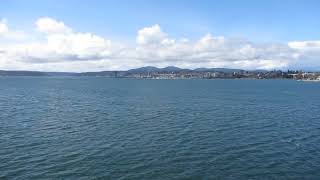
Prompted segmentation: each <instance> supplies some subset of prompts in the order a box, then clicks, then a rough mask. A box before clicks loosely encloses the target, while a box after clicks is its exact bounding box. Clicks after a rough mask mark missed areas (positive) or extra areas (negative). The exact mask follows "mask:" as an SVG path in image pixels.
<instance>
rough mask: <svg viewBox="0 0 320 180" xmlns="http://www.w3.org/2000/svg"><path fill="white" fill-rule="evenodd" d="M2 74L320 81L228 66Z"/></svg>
mask: <svg viewBox="0 0 320 180" xmlns="http://www.w3.org/2000/svg"><path fill="white" fill-rule="evenodd" d="M0 76H100V77H109V78H136V79H295V80H303V81H320V72H305V71H292V70H288V71H281V70H272V71H267V70H242V69H227V68H197V69H193V70H191V69H181V68H178V67H174V66H168V67H165V68H157V67H152V66H147V67H141V68H137V69H131V70H127V71H100V72H82V73H71V72H40V71H0Z"/></svg>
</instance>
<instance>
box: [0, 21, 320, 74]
mask: <svg viewBox="0 0 320 180" xmlns="http://www.w3.org/2000/svg"><path fill="white" fill-rule="evenodd" d="M36 28H37V31H38V32H41V33H39V36H40V37H41V36H42V37H44V38H40V39H45V40H44V41H43V40H33V41H31V42H23V43H22V42H17V43H13V44H8V45H6V46H1V45H0V69H26V70H45V71H99V70H115V69H116V70H120V69H129V68H134V67H140V66H146V65H153V66H160V67H163V66H169V65H174V66H179V67H183V68H197V67H229V68H243V69H286V68H292V69H301V68H306V69H308V68H309V69H312V68H313V69H314V68H318V70H319V68H320V62H319V61H318V58H319V57H320V41H302V42H299V41H295V42H288V44H281V43H279V44H275V43H264V44H261V43H253V42H250V41H249V40H246V39H235V38H226V37H222V36H218V37H215V36H212V35H211V34H206V35H204V36H203V37H201V38H199V39H198V40H189V39H186V38H182V39H174V38H171V37H170V36H169V35H168V34H167V33H165V32H163V31H162V29H161V27H160V26H159V25H157V24H156V25H153V26H150V27H145V28H142V29H141V30H139V31H138V32H137V37H136V44H134V45H132V44H124V43H119V42H111V41H110V40H108V39H106V38H103V37H101V36H98V35H95V34H92V33H82V32H76V31H75V30H72V28H70V27H68V26H67V25H65V24H64V23H63V22H62V21H57V20H55V19H52V18H40V19H38V20H37V21H36ZM8 32H11V33H12V32H13V31H12V30H10V29H9V28H8V26H7V23H6V22H5V21H1V23H0V36H4V34H6V36H7V34H8ZM33 39H37V38H33Z"/></svg>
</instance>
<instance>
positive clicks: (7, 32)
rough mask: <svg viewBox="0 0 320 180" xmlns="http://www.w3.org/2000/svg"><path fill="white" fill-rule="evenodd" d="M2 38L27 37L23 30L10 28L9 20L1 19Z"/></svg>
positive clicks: (0, 31)
mask: <svg viewBox="0 0 320 180" xmlns="http://www.w3.org/2000/svg"><path fill="white" fill-rule="evenodd" d="M0 38H5V39H13V40H20V39H24V38H25V34H24V33H23V32H22V31H15V30H11V29H9V27H8V24H7V21H6V20H5V19H2V20H1V21H0Z"/></svg>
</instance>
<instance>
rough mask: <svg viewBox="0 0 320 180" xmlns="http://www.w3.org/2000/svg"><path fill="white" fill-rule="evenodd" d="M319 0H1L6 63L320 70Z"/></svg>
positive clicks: (79, 68)
mask: <svg viewBox="0 0 320 180" xmlns="http://www.w3.org/2000/svg"><path fill="white" fill-rule="evenodd" d="M319 19H320V1H319V0H281V1H279V0H259V1H257V0H224V1H218V0H104V1H103V0H90V1H85V0H83V1H78V0H68V1H65V0H28V1H25V0H1V5H0V69H4V70H38V71H72V72H83V71H102V70H127V69H130V68H136V67H141V66H157V67H165V66H178V67H182V68H191V69H192V68H198V67H207V68H212V67H225V68H242V69H268V70H272V69H281V70H287V69H295V70H314V71H318V70H319V71H320V21H319Z"/></svg>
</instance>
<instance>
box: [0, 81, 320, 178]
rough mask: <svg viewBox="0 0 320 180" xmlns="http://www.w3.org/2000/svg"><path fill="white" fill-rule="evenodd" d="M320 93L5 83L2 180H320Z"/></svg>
mask: <svg viewBox="0 0 320 180" xmlns="http://www.w3.org/2000/svg"><path fill="white" fill-rule="evenodd" d="M319 92H320V83H312V82H297V81H290V80H288V81H287V80H134V79H106V78H31V77H25V78H23V77H20V78H19V77H7V78H5V77H2V78H0V179H318V178H319V177H320V111H319V110H320V94H319Z"/></svg>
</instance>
